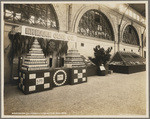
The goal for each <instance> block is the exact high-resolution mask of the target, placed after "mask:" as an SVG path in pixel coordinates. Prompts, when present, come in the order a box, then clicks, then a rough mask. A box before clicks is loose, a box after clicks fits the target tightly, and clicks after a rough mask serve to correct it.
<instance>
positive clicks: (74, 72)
mask: <svg viewBox="0 0 150 119" xmlns="http://www.w3.org/2000/svg"><path fill="white" fill-rule="evenodd" d="M84 82H87V70H86V67H80V68H72V69H70V79H69V84H70V85H73V84H79V83H84Z"/></svg>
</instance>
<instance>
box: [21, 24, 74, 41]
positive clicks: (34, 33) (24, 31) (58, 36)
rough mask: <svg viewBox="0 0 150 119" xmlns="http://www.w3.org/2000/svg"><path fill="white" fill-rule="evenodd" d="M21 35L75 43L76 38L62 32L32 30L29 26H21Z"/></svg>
mask: <svg viewBox="0 0 150 119" xmlns="http://www.w3.org/2000/svg"><path fill="white" fill-rule="evenodd" d="M21 35H26V36H31V37H38V38H44V39H54V40H63V41H71V42H76V36H74V35H70V34H66V33H63V32H56V31H51V30H46V29H40V28H34V27H29V26H22V28H21Z"/></svg>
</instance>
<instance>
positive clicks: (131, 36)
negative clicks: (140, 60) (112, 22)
mask: <svg viewBox="0 0 150 119" xmlns="http://www.w3.org/2000/svg"><path fill="white" fill-rule="evenodd" d="M122 42H124V43H127V44H131V45H138V46H139V45H140V43H139V37H138V34H137V31H136V29H135V28H134V27H133V26H132V25H128V26H127V27H126V28H125V30H124V33H123V40H122Z"/></svg>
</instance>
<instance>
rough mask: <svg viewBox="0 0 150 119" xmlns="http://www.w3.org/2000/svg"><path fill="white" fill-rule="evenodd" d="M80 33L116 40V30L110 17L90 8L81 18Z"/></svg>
mask: <svg viewBox="0 0 150 119" xmlns="http://www.w3.org/2000/svg"><path fill="white" fill-rule="evenodd" d="M78 33H79V34H81V35H84V36H91V37H96V38H102V39H106V40H112V41H113V40H114V32H113V28H112V26H111V23H110V22H109V20H108V18H107V17H106V16H105V15H104V14H103V13H102V12H100V11H98V10H89V11H87V12H86V13H85V14H84V15H83V16H82V18H81V20H80V22H79V25H78Z"/></svg>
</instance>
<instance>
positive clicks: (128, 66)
mask: <svg viewBox="0 0 150 119" xmlns="http://www.w3.org/2000/svg"><path fill="white" fill-rule="evenodd" d="M145 61H146V59H145V58H143V57H141V56H139V55H137V54H136V53H133V52H117V53H116V54H115V55H114V56H113V58H112V59H111V61H110V63H109V69H110V70H113V72H117V73H125V74H130V73H136V72H140V71H145V70H146V63H145Z"/></svg>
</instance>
